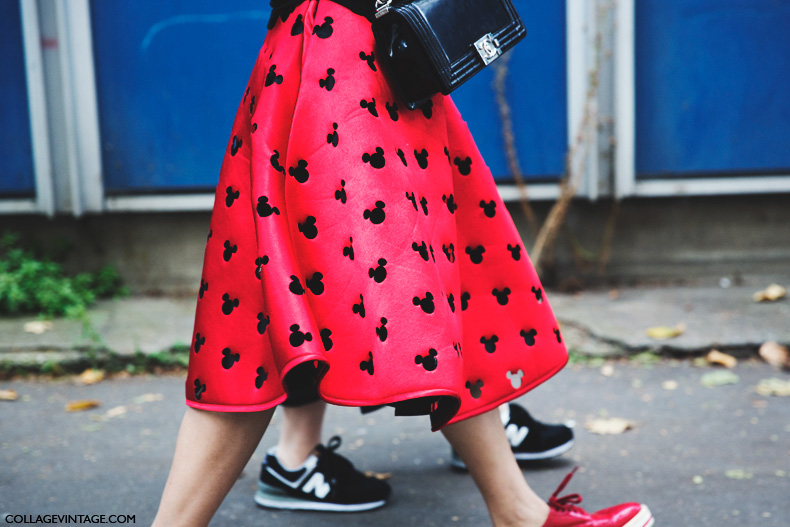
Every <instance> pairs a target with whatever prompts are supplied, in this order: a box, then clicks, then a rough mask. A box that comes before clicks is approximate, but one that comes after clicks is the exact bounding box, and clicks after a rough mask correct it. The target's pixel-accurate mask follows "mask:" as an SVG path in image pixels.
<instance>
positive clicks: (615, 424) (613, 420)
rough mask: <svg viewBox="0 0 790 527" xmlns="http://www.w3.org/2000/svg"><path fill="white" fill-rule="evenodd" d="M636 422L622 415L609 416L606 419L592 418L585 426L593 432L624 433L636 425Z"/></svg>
mask: <svg viewBox="0 0 790 527" xmlns="http://www.w3.org/2000/svg"><path fill="white" fill-rule="evenodd" d="M634 424H635V423H634V422H633V421H629V420H628V419H622V418H620V417H608V418H604V419H592V420H590V421H587V422H586V423H585V424H584V427H585V428H586V429H587V430H589V431H590V432H591V433H593V434H600V435H616V434H622V433H623V432H625V431H626V430H630V429H631V428H633V427H634Z"/></svg>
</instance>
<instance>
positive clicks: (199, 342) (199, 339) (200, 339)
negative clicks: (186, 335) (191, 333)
mask: <svg viewBox="0 0 790 527" xmlns="http://www.w3.org/2000/svg"><path fill="white" fill-rule="evenodd" d="M205 343H206V337H201V336H200V333H197V334H196V335H195V353H198V352H199V351H200V348H201V347H202V346H203V344H205Z"/></svg>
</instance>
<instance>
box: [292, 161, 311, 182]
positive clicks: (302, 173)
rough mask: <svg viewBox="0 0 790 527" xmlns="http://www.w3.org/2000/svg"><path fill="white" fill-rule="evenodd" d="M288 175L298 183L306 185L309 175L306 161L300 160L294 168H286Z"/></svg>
mask: <svg viewBox="0 0 790 527" xmlns="http://www.w3.org/2000/svg"><path fill="white" fill-rule="evenodd" d="M288 174H289V175H290V176H291V177H293V178H294V179H295V180H296V181H297V182H299V183H307V180H308V179H309V178H310V173H309V172H308V171H307V161H305V160H304V159H300V160H299V162H298V163H296V166H295V167H289V168H288Z"/></svg>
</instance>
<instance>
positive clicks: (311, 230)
mask: <svg viewBox="0 0 790 527" xmlns="http://www.w3.org/2000/svg"><path fill="white" fill-rule="evenodd" d="M298 227H299V232H301V233H302V234H304V237H305V238H307V239H308V240H312V239H314V238H315V237H316V236H318V228H317V227H316V226H315V216H308V217H307V218H305V220H304V223H299V224H298Z"/></svg>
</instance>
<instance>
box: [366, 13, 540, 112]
mask: <svg viewBox="0 0 790 527" xmlns="http://www.w3.org/2000/svg"><path fill="white" fill-rule="evenodd" d="M370 1H371V2H373V1H374V0H370ZM375 1H376V18H375V20H374V21H373V25H372V29H373V36H374V37H375V39H376V45H377V47H378V51H379V53H378V56H379V57H380V60H381V62H383V64H384V65H385V67H386V68H387V70H388V71H389V73H390V77H391V80H392V82H393V83H394V85H395V88H396V90H397V91H398V92H399V93H400V95H401V97H402V98H403V100H404V102H405V103H406V105H407V106H408V107H409V108H411V109H414V108H416V107H418V106H420V105H421V104H422V103H424V102H425V101H426V100H427V99H429V98H431V97H432V96H434V95H435V94H436V93H439V92H441V93H443V94H445V95H447V94H449V93H450V92H451V91H453V90H454V89H456V88H458V87H459V86H460V85H461V84H463V83H464V82H466V81H467V80H469V79H470V78H472V77H473V76H474V75H475V74H477V73H478V72H480V71H482V69H483V68H485V67H486V66H487V65H488V64H490V63H491V62H493V61H494V60H495V59H496V58H497V57H499V56H500V55H501V54H502V53H504V52H506V51H507V50H509V49H510V48H512V47H513V46H515V45H516V43H518V42H519V41H520V40H522V39H523V38H524V37H525V36H526V34H527V30H526V29H525V28H524V23H523V22H522V21H521V18H520V17H519V16H518V13H517V12H516V9H515V8H514V7H513V4H512V2H511V1H510V0H412V1H406V0H401V1H399V0H375Z"/></svg>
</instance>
